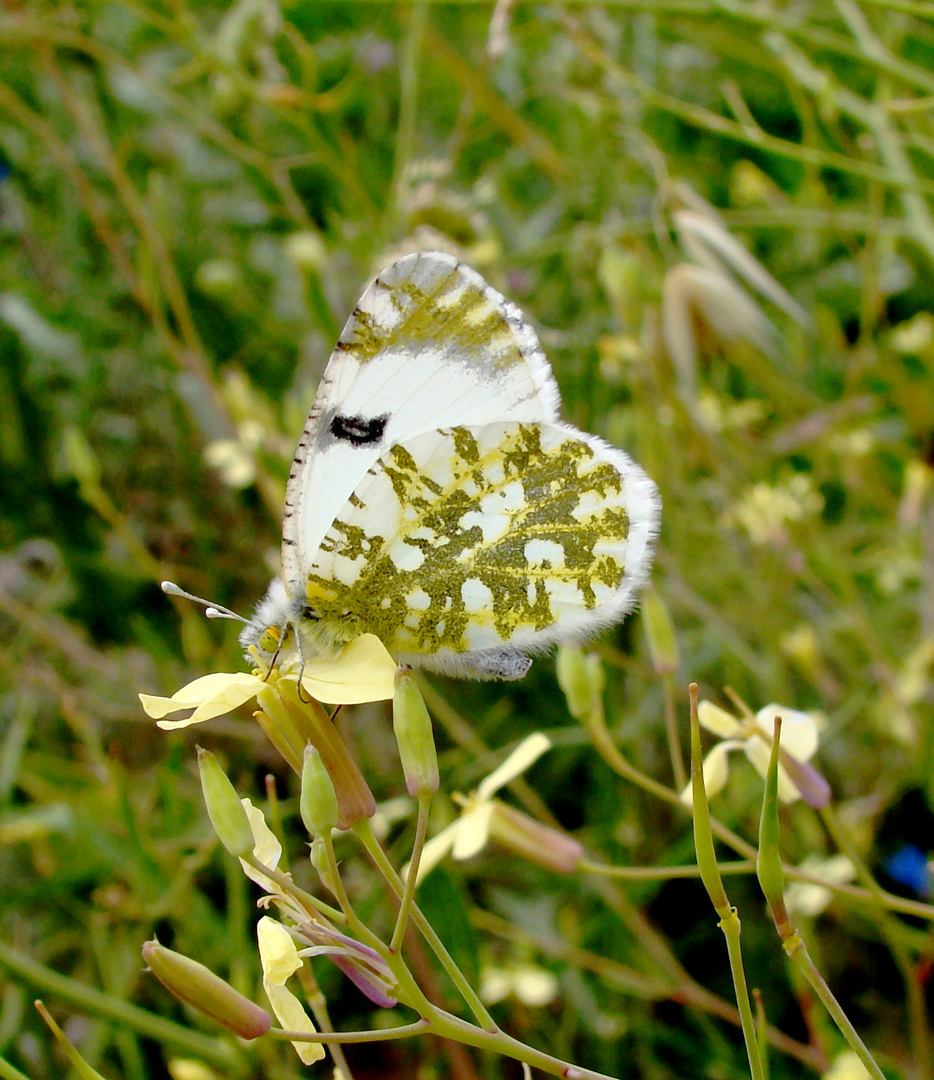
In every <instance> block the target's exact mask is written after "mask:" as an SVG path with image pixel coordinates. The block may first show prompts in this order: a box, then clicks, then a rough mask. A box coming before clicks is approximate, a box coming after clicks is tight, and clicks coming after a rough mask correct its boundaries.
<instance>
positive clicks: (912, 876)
mask: <svg viewBox="0 0 934 1080" xmlns="http://www.w3.org/2000/svg"><path fill="white" fill-rule="evenodd" d="M884 865H885V870H886V873H887V874H888V875H889V877H891V878H893V879H894V880H895V881H897V882H899V884H901V885H907V886H908V888H909V889H912V890H914V892H916V893H917V894H918V896H925V897H926V896H930V895H931V866H930V863H929V862H928V860H927V856H926V855H925V854H924V852H923V851H922V850H921V848H919V847H917V846H916V845H915V844H905V845H904V846H903V847H901V848H899V849H898V851H896V852H895V854H894V855H890V856H889V857H888V858H887V859H886V860H885V864H884Z"/></svg>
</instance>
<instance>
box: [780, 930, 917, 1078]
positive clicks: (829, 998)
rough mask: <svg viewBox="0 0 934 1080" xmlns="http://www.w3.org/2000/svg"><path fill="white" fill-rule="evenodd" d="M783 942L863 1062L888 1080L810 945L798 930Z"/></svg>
mask: <svg viewBox="0 0 934 1080" xmlns="http://www.w3.org/2000/svg"><path fill="white" fill-rule="evenodd" d="M782 946H783V947H784V949H785V952H786V953H787V954H788V956H789V958H790V959H791V960H792V961H793V962H794V964H795V966H796V967H797V968H798V970H799V971H800V972H801V974H802V975H803V976H804V977H805V978H806V979H807V981H808V983H809V984H810V986H811V989H812V990H813V991H814V993H815V994H817V996H818V997H819V998H820V1000H821V1003H822V1004H823V1006H824V1008H825V1009H826V1010H827V1012H828V1014H829V1015H830V1017H831V1018H832V1020H833V1022H834V1023H835V1024H836V1025H837V1027H838V1028H839V1029H840V1033H841V1034H842V1035H843V1037H844V1038H845V1039H846V1041H847V1043H848V1044H849V1046H850V1048H851V1049H852V1050H853V1053H854V1054H856V1056H857V1057H858V1058H859V1060H860V1061H861V1062H862V1063H863V1065H864V1066H865V1068H866V1071H867V1072H868V1073H869V1075H870V1076H871V1077H872V1080H885V1073H883V1071H882V1070H881V1069H880V1068H879V1066H878V1065H877V1064H876V1062H875V1060H874V1058H873V1056H872V1054H870V1052H869V1050H868V1048H867V1047H866V1044H865V1043H864V1042H863V1040H862V1039H861V1038H860V1036H859V1032H857V1030H856V1028H855V1027H853V1025H852V1023H851V1022H850V1019H849V1017H848V1016H847V1015H846V1013H845V1012H844V1011H843V1009H842V1007H841V1006H840V1002H839V1001H837V999H836V998H835V997H834V995H833V993H832V992H831V990H830V987H829V986H828V985H827V983H826V981H825V980H824V977H823V975H821V973H820V972H819V971H818V970H817V967H816V966H815V965H814V961H813V960H812V959H811V957H810V954H809V953H808V950H807V946H806V945H805V944H804V942H803V941H802V940H801V938H800V937H799V936H798V934H797V933H795V934H793V935H792V936H791V937H789V938H787V939H786V940H785V941H783V942H782ZM921 1075H924V1076H927V1075H929V1074H928V1073H922V1074H921Z"/></svg>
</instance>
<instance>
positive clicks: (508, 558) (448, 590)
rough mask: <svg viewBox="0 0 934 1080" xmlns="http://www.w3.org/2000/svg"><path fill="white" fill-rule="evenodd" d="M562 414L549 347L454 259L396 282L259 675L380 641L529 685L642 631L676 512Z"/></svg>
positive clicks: (263, 624) (289, 492) (299, 479)
mask: <svg viewBox="0 0 934 1080" xmlns="http://www.w3.org/2000/svg"><path fill="white" fill-rule="evenodd" d="M559 406H560V398H559V394H558V388H557V385H556V383H555V380H554V376H553V375H552V372H551V368H550V366H549V364H548V361H547V360H546V359H545V356H544V354H543V353H542V350H541V348H540V346H539V343H538V338H537V337H536V334H535V331H534V330H533V329H532V327H531V326H530V325H529V324H528V322H526V320H525V318H524V317H523V315H522V313H521V311H520V310H519V309H518V308H517V307H516V306H515V305H514V304H512V303H511V302H510V301H509V300H507V299H505V297H503V296H502V295H501V294H500V293H498V292H497V291H496V290H495V289H493V288H492V287H491V286H489V285H488V284H487V283H486V282H485V281H484V280H483V278H482V277H481V276H480V275H479V274H478V273H477V272H476V271H474V270H472V269H470V267H468V266H465V265H464V264H463V263H461V262H459V261H458V260H457V259H455V258H454V257H453V256H451V255H447V254H443V253H441V252H422V253H419V254H415V255H407V256H405V257H404V258H401V259H399V260H398V261H397V262H394V263H393V264H392V265H391V266H389V267H388V268H387V269H385V270H384V271H383V272H382V273H381V274H379V275H378V276H377V277H376V278H375V280H374V281H373V282H372V283H371V284H370V285H369V287H368V288H367V289H366V291H365V292H364V293H363V296H362V297H361V298H360V301H359V303H358V305H357V307H356V308H355V310H354V311H353V314H352V315H351V316H350V318H349V320H348V322H347V325H346V326H345V327H344V330H343V332H342V334H341V336H340V339H339V340H338V342H337V345H336V347H335V348H334V351H333V353H332V354H331V357H330V359H329V361H328V364H327V367H326V368H325V371H324V375H323V377H322V379H321V383H320V385H319V387H318V392H317V396H316V398H315V402H314V406H313V407H312V410H311V413H310V415H309V417H308V421H307V423H306V424H305V429H304V431H303V432H302V437H301V439H300V440H299V444H298V449H297V450H296V453H295V459H294V461H293V463H292V467H291V470H290V473H289V481H288V486H287V489H286V498H285V515H284V519H283V523H282V572H281V576H279V577H277V578H275V579H274V580H273V582H272V584H271V585H270V587H269V590H268V592H267V593H266V596H265V598H264V599H263V600H262V601H261V602H260V604H259V605H258V606H257V609H256V612H255V614H254V616H253V618H252V619H250V620H249V622H248V623H247V625H246V627H245V628H244V630H243V631H242V633H241V635H240V642H241V645H242V646H243V647H244V649H245V650H247V652H248V655H251V656H253V657H256V656H257V655H259V656H260V657H261V658H262V660H263V662H264V663H266V664H270V663H274V662H276V661H277V659H278V660H281V658H282V656H283V653H285V654H286V655H288V654H289V653H290V652H295V653H297V654H298V657H299V659H301V658H305V657H308V656H318V655H321V654H322V653H323V654H324V655H328V654H330V653H336V652H338V651H339V650H340V649H341V648H342V647H343V646H344V644H345V643H347V642H349V641H350V640H352V639H353V638H355V637H357V636H358V635H360V634H364V633H372V634H375V635H376V636H377V637H379V638H380V640H381V641H382V642H383V644H384V645H385V646H386V648H387V649H388V650H389V652H390V653H391V654H392V656H393V657H394V658H395V659H396V660H397V661H398V662H399V663H405V664H410V665H413V666H418V667H422V668H427V669H429V670H433V671H437V672H442V673H445V674H448V675H455V676H459V677H463V678H479V679H518V678H522V676H524V675H525V674H526V672H527V671H528V669H529V666H530V665H531V663H532V661H531V659H530V658H529V655H528V654H530V653H531V654H535V653H540V652H543V651H545V650H546V649H547V648H548V647H549V646H551V645H553V644H554V643H556V642H559V641H568V640H580V639H582V638H584V637H586V636H588V635H590V634H592V633H594V632H596V631H597V630H599V629H601V628H603V627H606V626H609V625H610V624H612V623H615V622H618V621H619V620H620V619H622V618H623V616H624V615H626V613H627V612H629V611H630V610H631V608H632V607H633V605H634V604H635V601H636V597H637V594H638V591H639V588H640V586H641V585H642V584H643V583H644V581H645V579H646V577H647V575H648V572H649V569H650V565H651V559H652V550H653V544H654V541H655V537H656V534H657V532H658V522H659V498H658V492H657V489H656V486H655V484H654V483H653V482H652V481H651V480H650V479H649V478H648V477H647V476H646V474H645V473H644V472H643V471H642V469H641V468H640V467H639V466H638V465H636V464H635V462H633V461H632V460H631V458H630V457H629V456H628V455H627V454H625V453H624V452H623V451H622V450H617V449H616V448H614V447H611V446H608V445H607V444H606V443H605V442H603V441H602V440H601V439H599V438H598V437H597V436H595V435H589V434H586V433H585V432H583V431H579V430H578V429H577V428H575V427H572V426H571V425H570V424H567V423H564V422H563V421H561V420H560V419H559V415H558V410H559Z"/></svg>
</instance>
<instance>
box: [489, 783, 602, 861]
mask: <svg viewBox="0 0 934 1080" xmlns="http://www.w3.org/2000/svg"><path fill="white" fill-rule="evenodd" d="M492 807H493V813H492V814H491V815H490V823H489V824H490V836H491V837H492V838H493V839H494V840H496V841H497V842H498V843H500V844H502V845H503V847H507V848H509V849H510V850H511V851H515V852H516V853H517V854H518V855H521V856H522V857H523V858H526V859H529V860H530V861H531V862H535V863H538V865H539V866H544V867H545V868H546V869H548V870H556V871H557V872H558V873H559V874H573V873H574V871H575V870H576V869H577V868H578V865H579V863H580V860H581V859H582V858H583V855H584V849H583V847H582V846H581V845H580V844H579V843H578V842H577V841H576V840H574V839H573V838H572V837H570V836H568V835H567V833H563V832H559V831H558V830H557V829H552V828H551V827H550V826H548V825H542V824H541V822H538V821H535V819H534V818H530V817H529V816H528V815H527V814H523V813H522V811H521V810H516V809H514V808H513V807H512V806H507V805H506V803H501V802H499V801H498V800H494V801H493V804H492Z"/></svg>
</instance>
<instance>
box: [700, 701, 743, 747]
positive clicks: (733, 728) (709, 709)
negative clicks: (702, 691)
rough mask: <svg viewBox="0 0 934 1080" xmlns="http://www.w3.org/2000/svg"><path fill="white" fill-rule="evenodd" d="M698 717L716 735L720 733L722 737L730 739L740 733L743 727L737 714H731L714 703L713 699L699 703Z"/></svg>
mask: <svg viewBox="0 0 934 1080" xmlns="http://www.w3.org/2000/svg"><path fill="white" fill-rule="evenodd" d="M697 719H698V722H699V723H700V726H701V727H703V728H706V729H707V730H708V731H712V732H713V733H714V735H719V736H720V738H721V739H728V738H730V737H731V736H733V735H738V734H739V732H740V730H741V728H742V724H740V722H739V721H738V720H737V719H736V717H735V716H731V715H730V714H729V713H728V712H727V711H726V709H721V708H720V706H719V705H714V703H713V702H712V701H701V702H699V703H698V706H697Z"/></svg>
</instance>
